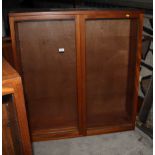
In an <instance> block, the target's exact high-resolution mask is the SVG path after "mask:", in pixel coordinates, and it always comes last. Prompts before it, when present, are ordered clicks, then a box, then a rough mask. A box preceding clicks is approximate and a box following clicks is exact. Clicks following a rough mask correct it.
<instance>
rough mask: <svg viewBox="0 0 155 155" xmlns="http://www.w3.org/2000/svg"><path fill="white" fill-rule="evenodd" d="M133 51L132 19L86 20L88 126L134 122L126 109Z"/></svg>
mask: <svg viewBox="0 0 155 155" xmlns="http://www.w3.org/2000/svg"><path fill="white" fill-rule="evenodd" d="M129 50H130V20H128V19H106V20H104V19H90V20H86V105H87V127H88V128H91V127H107V126H115V125H121V124H123V123H127V122H130V120H131V116H129V115H128V113H127V109H126V93H127V85H128V65H129V63H128V62H129ZM131 107H132V106H131ZM131 107H130V108H131Z"/></svg>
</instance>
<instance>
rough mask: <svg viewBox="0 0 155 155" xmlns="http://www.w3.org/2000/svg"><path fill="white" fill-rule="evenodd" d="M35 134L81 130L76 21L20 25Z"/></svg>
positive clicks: (19, 31) (18, 29)
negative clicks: (78, 127)
mask: <svg viewBox="0 0 155 155" xmlns="http://www.w3.org/2000/svg"><path fill="white" fill-rule="evenodd" d="M16 35H17V36H16V37H17V41H18V45H19V47H18V51H19V55H20V62H21V66H22V75H23V84H24V88H25V97H26V103H27V108H28V114H29V121H30V122H29V123H30V129H31V132H32V134H35V133H39V132H40V133H41V132H42V131H45V133H47V132H48V131H55V132H56V131H61V130H62V131H64V130H65V129H67V128H76V129H77V125H78V123H77V115H78V114H77V86H76V48H75V20H74V19H51V20H40V21H35V20H33V21H31V20H30V21H22V22H17V24H16Z"/></svg>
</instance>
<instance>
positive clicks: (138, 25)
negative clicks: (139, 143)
mask: <svg viewBox="0 0 155 155" xmlns="http://www.w3.org/2000/svg"><path fill="white" fill-rule="evenodd" d="M95 19H96V20H97V19H103V20H104V19H109V20H110V19H111V20H113V19H114V20H115V19H120V20H121V19H122V20H123V19H129V20H130V38H129V40H130V45H129V46H130V47H129V60H128V62H129V65H128V75H129V76H130V77H128V85H127V94H128V91H129V90H130V89H131V90H133V94H132V96H126V106H130V105H129V104H130V102H129V103H128V99H129V98H130V97H132V107H133V108H132V111H131V113H132V114H131V115H132V116H131V117H132V118H131V123H126V124H123V125H115V126H109V127H92V128H87V125H86V124H87V103H86V73H87V71H86V57H87V56H86V20H95ZM81 22H82V23H81V25H82V28H81V31H83V32H81V33H82V34H83V36H82V41H81V43H82V49H81V50H82V58H81V60H82V61H83V62H82V64H83V79H84V81H85V82H84V83H83V96H84V98H83V100H84V101H83V107H84V110H85V112H84V113H85V122H84V124H85V131H86V135H94V134H102V133H109V132H117V131H124V130H129V129H134V128H135V120H136V114H137V102H138V90H139V72H140V63H141V48H142V47H141V46H142V45H141V40H142V31H143V14H138V15H137V16H135V15H133V14H131V13H122V14H120V15H118V14H115V15H114V14H106V13H105V14H104V13H103V14H102V15H96V14H89V15H84V16H82V21H81ZM135 38H136V42H135ZM135 49H136V50H135ZM135 52H136V53H135ZM132 59H134V60H132ZM132 61H135V62H134V63H133V64H134V65H133V64H132V63H131V62H132ZM130 67H132V68H131V69H130ZM132 76H134V79H132ZM130 80H132V81H131V83H129V82H130ZM130 84H132V86H131V85H130Z"/></svg>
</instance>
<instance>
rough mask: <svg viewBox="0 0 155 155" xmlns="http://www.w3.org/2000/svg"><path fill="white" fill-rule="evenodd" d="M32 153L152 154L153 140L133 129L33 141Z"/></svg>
mask: <svg viewBox="0 0 155 155" xmlns="http://www.w3.org/2000/svg"><path fill="white" fill-rule="evenodd" d="M33 149H34V150H33V151H34V155H152V154H153V142H152V139H150V138H149V137H148V136H147V135H145V134H144V133H143V132H141V131H140V130H139V129H137V128H136V129H135V130H134V131H127V132H119V133H113V134H104V135H97V136H88V137H80V138H71V139H65V140H53V141H46V142H35V143H33Z"/></svg>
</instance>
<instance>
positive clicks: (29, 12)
mask: <svg viewBox="0 0 155 155" xmlns="http://www.w3.org/2000/svg"><path fill="white" fill-rule="evenodd" d="M117 13H118V14H121V13H131V14H142V13H143V11H142V10H135V9H86V8H84V9H62V10H60V9H59V10H58V9H48V10H38V9H35V10H19V11H12V12H10V13H9V16H10V17H13V16H32V15H33V16H37V15H85V14H96V15H100V14H117Z"/></svg>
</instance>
